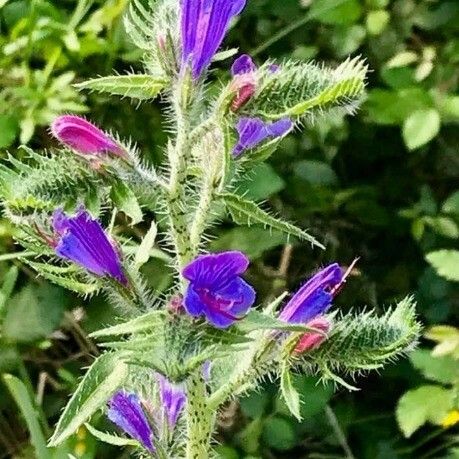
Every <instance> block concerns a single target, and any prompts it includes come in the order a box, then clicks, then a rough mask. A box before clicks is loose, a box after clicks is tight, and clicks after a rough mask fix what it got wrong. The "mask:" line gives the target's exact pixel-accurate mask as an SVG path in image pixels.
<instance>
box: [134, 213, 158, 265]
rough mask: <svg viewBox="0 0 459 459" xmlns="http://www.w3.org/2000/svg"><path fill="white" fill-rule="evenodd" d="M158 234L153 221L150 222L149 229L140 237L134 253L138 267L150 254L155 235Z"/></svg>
mask: <svg viewBox="0 0 459 459" xmlns="http://www.w3.org/2000/svg"><path fill="white" fill-rule="evenodd" d="M157 234H158V228H157V226H156V223H155V222H154V221H152V222H151V225H150V229H149V230H148V231H147V234H145V236H144V237H143V239H142V242H141V243H140V245H139V248H138V249H137V252H136V254H135V260H134V263H135V265H136V266H137V267H138V268H140V267H141V266H142V265H144V264H145V263H146V262H147V261H148V260H149V259H150V256H151V250H152V249H153V246H154V245H155V240H156V235H157Z"/></svg>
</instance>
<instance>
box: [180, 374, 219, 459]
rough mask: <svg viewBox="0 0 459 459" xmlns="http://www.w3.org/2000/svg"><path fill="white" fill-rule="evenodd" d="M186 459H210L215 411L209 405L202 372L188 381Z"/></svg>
mask: <svg viewBox="0 0 459 459" xmlns="http://www.w3.org/2000/svg"><path fill="white" fill-rule="evenodd" d="M187 397H188V401H187V412H186V416H187V417H186V419H187V435H188V438H187V445H186V459H208V458H209V449H210V440H211V437H212V432H213V427H214V422H215V415H214V413H215V411H214V410H211V409H210V408H209V405H208V403H207V392H206V384H205V382H204V380H203V378H202V375H201V371H198V372H197V373H196V374H194V375H193V376H192V377H191V378H190V379H189V381H188V393H187Z"/></svg>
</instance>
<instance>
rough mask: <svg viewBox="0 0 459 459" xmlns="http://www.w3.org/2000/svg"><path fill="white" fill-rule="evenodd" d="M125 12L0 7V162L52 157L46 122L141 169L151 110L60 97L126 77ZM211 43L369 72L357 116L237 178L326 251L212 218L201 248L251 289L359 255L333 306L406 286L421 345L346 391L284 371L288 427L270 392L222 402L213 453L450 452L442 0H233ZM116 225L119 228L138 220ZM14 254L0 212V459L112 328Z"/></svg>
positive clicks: (455, 121)
mask: <svg viewBox="0 0 459 459" xmlns="http://www.w3.org/2000/svg"><path fill="white" fill-rule="evenodd" d="M127 4H128V1H127V0H107V1H95V0H79V1H76V0H0V151H1V152H2V153H1V154H2V156H3V157H6V155H7V154H11V155H13V156H16V157H20V156H21V155H23V154H24V152H23V151H21V149H20V148H19V145H20V144H21V143H22V144H28V145H29V146H30V147H32V148H34V149H35V150H40V149H46V148H50V147H52V146H53V140H52V139H51V138H50V136H49V134H48V125H49V123H50V122H51V121H52V119H53V118H54V117H55V116H56V115H58V114H61V113H66V112H72V113H85V114H87V116H88V117H90V118H91V119H92V120H93V121H95V122H96V123H97V124H99V125H100V126H103V127H104V128H105V129H112V130H113V131H116V132H117V133H119V135H120V136H121V137H124V138H128V137H131V138H132V139H133V140H134V141H136V142H137V143H138V145H139V147H140V149H141V151H142V152H143V154H144V155H145V157H147V158H149V160H151V161H153V162H155V163H160V161H161V158H162V154H163V147H164V144H165V138H166V137H165V133H164V131H163V129H164V119H163V118H162V117H161V113H160V108H161V107H160V103H156V104H151V105H150V104H148V105H147V104H142V105H140V106H134V105H131V104H130V103H129V101H127V100H122V99H119V100H113V99H109V98H108V97H105V96H103V95H100V94H99V95H97V94H89V95H88V94H79V93H78V92H77V91H76V90H75V89H73V88H72V83H75V82H78V81H82V80H84V79H87V78H89V77H94V76H96V75H109V74H111V73H113V71H114V70H115V71H117V72H120V73H122V72H125V71H127V70H131V69H134V70H136V69H139V68H140V66H139V59H140V58H141V53H140V52H139V51H138V50H137V49H135V48H134V46H133V45H132V44H131V43H130V41H129V37H128V36H126V33H125V31H124V28H123V24H122V15H123V12H124V10H125V9H126V6H127ZM227 46H228V47H231V46H234V47H238V48H239V49H240V51H241V52H247V53H250V54H252V55H254V56H255V58H256V59H257V60H258V61H259V62H263V60H264V59H266V58H268V57H271V58H274V59H276V60H278V61H280V62H281V61H282V59H283V58H284V57H288V56H293V57H294V58H296V59H299V60H309V59H317V60H319V61H325V62H327V63H330V64H334V63H338V62H340V61H341V60H343V59H345V58H346V57H347V56H348V55H357V54H361V55H363V56H365V57H366V58H367V59H368V63H369V65H370V68H371V70H372V72H371V73H370V76H369V81H368V91H367V95H366V98H365V100H364V102H363V105H362V107H361V109H360V110H359V111H358V112H357V113H356V116H354V117H352V118H349V117H347V118H343V117H341V116H339V115H332V116H330V117H328V118H327V119H326V120H325V121H323V122H320V124H319V123H318V124H316V125H311V126H307V128H306V130H305V131H304V132H303V133H302V134H297V135H292V136H289V137H288V138H286V139H285V140H284V141H283V143H282V146H281V148H280V150H279V151H278V152H277V153H276V154H275V155H274V156H273V157H271V159H270V162H269V164H267V165H262V166H258V167H257V168H255V169H254V170H253V172H252V174H251V177H250V180H247V181H246V183H244V184H242V185H241V186H243V187H245V188H246V189H247V192H248V193H249V195H250V196H251V197H252V198H254V199H257V200H269V202H270V205H271V207H273V208H274V209H275V210H276V211H277V212H279V213H280V214H282V215H284V216H286V217H288V218H289V219H290V220H292V221H295V222H297V223H298V224H300V225H301V226H303V227H306V228H310V230H311V232H312V233H313V234H315V235H316V236H317V237H318V238H319V239H320V240H322V241H324V242H325V243H326V245H327V250H326V251H325V252H319V251H318V250H315V251H312V250H310V248H309V247H305V246H302V245H299V244H296V243H295V242H292V243H287V241H286V240H285V239H284V238H283V237H282V236H281V235H278V234H276V233H269V232H268V231H265V230H263V229H262V228H257V227H251V228H233V227H232V226H231V225H230V223H228V222H226V223H225V224H224V225H223V226H222V227H220V228H218V229H217V230H215V234H214V238H213V242H212V244H211V245H212V249H215V250H218V249H223V248H224V249H228V248H238V249H241V250H245V251H246V252H247V253H248V254H249V256H250V257H251V259H252V269H251V271H250V276H251V278H252V281H253V282H254V283H256V285H257V286H258V287H259V290H260V292H261V294H262V295H269V294H273V293H278V292H280V291H282V290H284V289H294V288H295V287H296V286H298V285H299V283H300V282H301V281H302V280H303V279H304V278H305V277H306V276H307V275H308V274H309V273H310V272H311V271H312V270H314V269H315V268H316V267H317V266H319V265H321V264H323V263H326V262H328V261H331V260H336V261H339V262H341V263H342V264H344V265H346V264H349V263H350V262H351V261H352V259H353V258H354V257H356V256H358V257H360V262H359V265H358V273H357V274H356V275H354V276H352V277H351V278H350V280H349V281H348V283H347V285H346V288H345V290H344V291H343V293H342V294H341V295H340V297H339V299H338V300H337V301H336V307H337V308H348V307H350V306H353V307H358V308H363V307H364V306H365V305H367V306H368V307H375V308H379V309H380V310H381V311H382V310H383V308H384V306H388V305H390V304H391V303H392V302H394V301H395V300H397V299H401V298H402V297H403V296H405V295H406V294H408V293H410V292H411V293H413V294H414V295H415V297H416V299H417V301H418V311H419V316H420V319H421V320H422V321H423V322H424V324H425V326H426V332H427V336H426V339H425V340H423V341H422V342H421V345H420V349H419V350H417V351H416V352H415V353H413V354H412V355H411V357H410V359H407V360H405V361H402V362H398V363H397V364H395V365H392V366H390V367H388V368H387V370H385V371H384V372H383V373H382V374H380V375H372V376H371V377H369V378H368V379H365V378H362V379H359V380H358V381H356V384H357V385H358V386H359V387H360V388H361V389H362V390H361V391H360V392H354V393H349V392H347V391H345V390H342V389H339V390H338V391H337V392H334V391H333V388H332V387H323V386H318V385H317V384H316V381H315V380H314V379H313V378H307V377H301V378H298V380H297V381H296V384H297V386H298V388H299V389H300V390H301V393H302V397H303V402H304V404H303V415H304V421H303V422H302V423H298V422H296V421H295V420H294V419H293V418H292V417H290V416H289V415H288V411H287V410H286V408H285V406H283V404H282V403H281V401H280V400H279V397H278V396H277V389H276V384H275V383H273V384H266V387H265V389H264V390H263V391H261V392H259V393H257V394H254V395H253V396H250V397H248V398H246V399H244V400H243V401H242V402H241V403H240V404H236V403H234V404H232V405H230V406H228V407H227V408H226V410H225V412H224V413H223V414H222V416H221V417H220V419H219V425H220V437H219V440H220V441H221V446H219V447H218V451H219V454H220V456H221V457H222V458H226V459H238V458H240V459H258V458H268V459H271V458H290V459H291V458H340V457H347V458H356V459H360V458H362V459H392V458H393V459H396V458H416V459H427V458H459V437H458V432H457V426H456V423H457V422H459V411H457V408H458V407H459V405H458V394H459V363H458V358H459V331H458V330H457V329H456V328H455V327H456V326H457V325H458V318H459V313H458V312H459V309H458V299H459V291H458V289H457V286H458V281H459V252H458V239H459V226H458V225H459V180H458V179H459V153H458V152H459V133H458V125H459V2H458V1H457V0H395V1H391V0H282V1H280V0H249V1H248V6H247V8H246V10H245V13H244V14H243V15H242V17H241V18H240V20H239V22H238V23H237V24H235V27H234V28H233V30H232V31H231V33H230V36H229V40H228V41H227ZM229 65H230V62H228V61H224V62H221V63H219V64H218V66H217V67H218V68H217V70H216V71H215V74H216V75H217V76H219V77H221V78H228V68H229ZM216 90H218V86H217V85H215V91H216ZM0 174H1V168H0ZM126 231H127V232H130V234H129V235H130V236H131V237H136V236H137V237H138V236H139V234H137V233H136V231H141V229H140V230H139V229H136V230H134V229H132V228H126ZM17 250H18V249H17V248H16V246H15V244H14V229H13V228H12V227H11V226H10V224H8V223H7V222H6V221H4V220H0V252H1V254H0V280H1V282H0V283H1V289H0V373H2V374H4V375H6V374H7V373H8V374H14V375H16V376H18V377H19V378H20V379H21V380H22V381H23V383H24V384H25V386H24V387H25V388H26V389H27V390H26V391H25V393H22V392H20V391H18V390H15V388H16V389H17V386H15V385H14V380H12V379H11V377H9V376H3V383H2V384H0V458H7V457H14V458H33V457H36V455H37V452H36V450H34V449H33V444H34V441H35V440H36V438H35V440H34V432H35V434H37V428H38V429H42V431H43V432H45V433H46V432H49V429H50V426H52V425H53V424H54V422H55V421H56V417H57V415H58V413H59V411H60V409H61V408H62V407H63V405H64V404H65V401H66V400H67V396H68V394H69V393H70V392H71V391H72V390H73V389H74V388H75V384H76V382H77V380H78V378H79V377H80V376H81V375H82V373H83V370H82V367H84V366H85V365H87V364H88V363H89V362H90V361H91V360H92V358H93V356H94V355H96V354H97V349H96V348H95V346H94V344H93V343H92V342H91V341H90V340H89V339H88V337H87V334H88V333H89V332H90V331H92V330H94V329H97V328H98V327H99V326H101V325H107V324H109V323H110V322H113V320H114V311H112V310H111V309H110V308H109V306H108V305H107V304H106V303H105V301H104V300H103V298H94V299H92V300H90V301H89V302H84V301H82V300H81V299H79V298H76V297H73V296H71V295H69V294H68V293H66V292H64V291H63V290H62V289H60V288H58V287H54V286H51V285H49V284H48V283H46V282H44V281H43V280H42V279H37V278H36V276H35V274H34V272H32V271H31V270H30V269H29V268H27V267H26V266H24V265H23V264H21V263H19V262H18V261H17ZM26 255H27V254H26ZM145 270H146V273H147V274H148V276H149V279H150V281H151V285H153V286H154V287H155V288H156V289H157V290H158V291H159V292H160V291H164V290H166V289H167V288H168V286H169V285H170V281H171V273H170V272H169V270H168V268H167V257H165V256H163V255H161V254H158V258H155V259H153V260H152V261H151V262H149V264H147V265H146V266H145ZM439 324H442V325H443V326H441V327H439V326H438V325H439ZM433 341H435V342H436V343H437V347H436V348H435V350H434V353H433V354H432V353H431V349H432V347H433ZM12 381H13V382H12ZM21 387H22V386H21ZM401 397H402V398H401ZM400 398H401V401H400V403H399V400H400ZM17 403H18V404H19V408H20V409H18V408H17V405H16V404H17ZM29 405H30V406H29ZM37 406H38V409H39V411H40V412H42V413H41V416H40V419H41V422H42V424H43V425H41V426H33V425H30V422H28V417H27V414H26V413H27V408H29V409H35V408H36V407H37ZM24 414H25V416H24ZM29 421H30V418H29ZM29 431H31V432H32V441H29V433H28V432H29ZM66 448H67V450H66V451H58V452H52V456H50V457H53V458H58V457H63V458H64V457H68V453H71V454H73V455H74V457H75V458H84V459H90V458H96V457H97V458H113V457H129V456H130V453H129V451H125V452H120V451H116V450H113V449H110V448H109V447H107V446H105V445H100V444H97V443H96V441H95V439H93V438H92V437H91V435H90V434H89V433H88V432H87V431H85V430H84V429H82V430H81V431H80V432H79V434H78V436H77V437H75V438H74V439H73V440H72V442H71V443H69V445H67V446H66ZM43 457H44V456H43ZM39 459H41V457H39Z"/></svg>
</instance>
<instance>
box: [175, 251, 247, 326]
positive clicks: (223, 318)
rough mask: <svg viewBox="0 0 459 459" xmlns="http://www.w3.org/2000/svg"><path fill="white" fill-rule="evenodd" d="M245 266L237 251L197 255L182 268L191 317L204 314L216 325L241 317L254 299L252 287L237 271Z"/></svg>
mask: <svg viewBox="0 0 459 459" xmlns="http://www.w3.org/2000/svg"><path fill="white" fill-rule="evenodd" d="M248 266H249V260H248V258H247V257H246V256H245V255H244V254H243V253H241V252H237V251H230V252H221V253H214V254H209V255H201V256H199V257H197V258H196V259H195V260H193V261H192V262H191V263H190V264H188V265H187V266H186V267H185V268H184V269H183V272H182V274H183V277H185V279H188V280H189V281H190V283H189V285H188V289H187V292H186V295H185V299H184V305H185V309H186V310H187V312H188V314H190V315H192V316H193V317H198V316H201V315H204V316H205V317H206V318H207V320H208V321H209V322H210V323H211V324H212V325H214V326H215V327H217V328H227V327H229V326H230V325H231V324H233V323H234V322H235V321H236V320H239V319H241V318H242V317H243V316H244V315H245V314H246V313H247V311H248V310H249V308H250V307H251V306H252V305H253V303H254V302H255V290H254V289H253V288H252V287H251V286H250V285H249V284H248V283H247V282H245V281H244V280H243V279H242V278H241V277H240V275H241V274H242V273H244V272H245V271H246V270H247V267H248Z"/></svg>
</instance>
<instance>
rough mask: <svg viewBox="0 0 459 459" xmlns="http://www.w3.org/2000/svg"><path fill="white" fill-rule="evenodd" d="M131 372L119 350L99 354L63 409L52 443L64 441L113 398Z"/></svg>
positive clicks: (50, 442)
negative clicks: (117, 351)
mask: <svg viewBox="0 0 459 459" xmlns="http://www.w3.org/2000/svg"><path fill="white" fill-rule="evenodd" d="M127 376H128V366H127V365H126V364H125V363H124V362H123V359H122V356H121V355H120V354H119V353H106V354H104V355H102V356H100V357H98V358H97V359H96V360H95V361H94V363H93V364H92V365H91V368H90V369H89V370H88V372H87V373H86V375H85V376H84V378H83V379H82V381H81V383H80V385H79V386H78V388H77V390H76V391H75V392H74V394H73V396H72V398H71V399H70V401H69V402H68V403H67V406H66V407H65V409H64V412H63V413H62V416H61V418H60V419H59V422H58V424H57V427H56V430H55V431H54V434H53V436H52V437H51V440H50V441H49V445H50V446H56V445H58V444H60V443H62V442H63V441H64V440H65V439H66V438H68V437H69V436H70V435H72V434H73V433H74V432H75V431H76V430H77V429H78V427H80V426H81V425H82V424H83V423H84V422H85V421H87V420H88V419H89V418H90V417H91V416H92V415H93V414H94V413H95V412H96V411H97V410H98V409H100V408H102V407H103V406H104V404H105V403H106V402H107V401H108V400H109V399H110V397H111V396H112V395H113V393H114V392H115V391H116V390H117V389H119V388H120V387H121V386H122V384H123V383H124V381H125V380H126V378H127Z"/></svg>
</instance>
